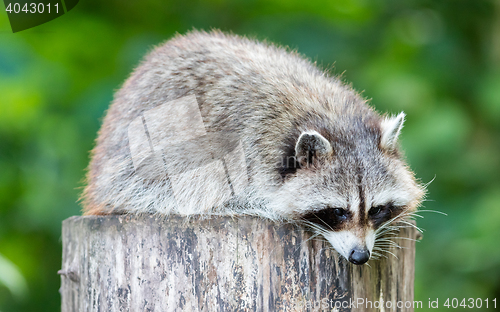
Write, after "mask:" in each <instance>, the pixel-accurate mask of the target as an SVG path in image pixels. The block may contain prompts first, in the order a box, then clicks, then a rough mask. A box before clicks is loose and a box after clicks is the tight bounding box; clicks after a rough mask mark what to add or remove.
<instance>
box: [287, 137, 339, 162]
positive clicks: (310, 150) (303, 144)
mask: <svg viewBox="0 0 500 312" xmlns="http://www.w3.org/2000/svg"><path fill="white" fill-rule="evenodd" d="M332 153H333V150H332V146H331V145H330V142H328V140H327V139H325V138H324V137H323V136H322V135H321V134H319V133H318V132H316V131H306V132H302V134H301V135H300V137H299V138H298V140H297V144H295V158H296V160H297V161H298V162H299V163H300V165H301V166H305V165H308V164H309V165H310V164H312V162H313V158H321V157H326V156H328V155H331V154H332Z"/></svg>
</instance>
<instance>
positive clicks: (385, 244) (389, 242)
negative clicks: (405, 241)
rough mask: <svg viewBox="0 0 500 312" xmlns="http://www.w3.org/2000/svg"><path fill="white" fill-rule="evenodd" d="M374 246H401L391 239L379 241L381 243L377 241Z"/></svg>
mask: <svg viewBox="0 0 500 312" xmlns="http://www.w3.org/2000/svg"><path fill="white" fill-rule="evenodd" d="M375 246H392V247H397V248H401V246H399V245H398V244H397V243H396V242H394V241H391V240H388V241H384V242H381V243H378V244H377V243H375Z"/></svg>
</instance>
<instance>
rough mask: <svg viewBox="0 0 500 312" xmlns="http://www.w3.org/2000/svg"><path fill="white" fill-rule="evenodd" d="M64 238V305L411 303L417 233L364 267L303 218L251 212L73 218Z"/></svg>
mask: <svg viewBox="0 0 500 312" xmlns="http://www.w3.org/2000/svg"><path fill="white" fill-rule="evenodd" d="M416 235H417V233H416V231H415V230H414V229H402V231H401V232H400V233H399V235H398V236H400V237H404V238H411V239H415V238H416ZM62 239H63V264H62V269H61V271H60V272H59V273H60V274H61V296H62V311H63V312H70V311H71V312H73V311H75V312H76V311H332V310H333V311H384V310H385V311H413V305H414V303H413V282H414V262H415V242H414V240H410V239H395V241H396V242H397V243H398V244H399V245H400V246H401V247H403V248H402V249H398V248H391V249H390V252H392V253H393V254H394V255H395V256H393V255H391V254H387V258H381V259H380V260H370V261H369V262H368V265H366V264H365V265H363V266H355V265H352V264H350V263H349V262H348V261H346V260H345V259H343V258H342V257H341V256H339V255H338V253H337V252H335V251H334V250H332V249H331V247H330V246H329V244H328V243H326V242H324V241H323V240H321V239H320V238H317V237H314V238H312V234H311V233H309V232H307V231H305V230H304V229H303V228H301V227H299V226H297V225H294V224H276V223H273V222H270V221H267V220H263V219H259V218H253V217H238V218H236V217H235V218H231V217H215V218H214V217H212V218H209V219H207V218H205V219H201V218H198V217H190V218H185V217H180V216H168V217H162V216H152V215H146V216H145V215H142V216H131V215H129V216H125V215H123V216H104V217H103V216H85V217H71V218H69V219H67V220H65V221H64V222H63V235H62ZM396 257H397V258H396ZM361 300H363V303H361ZM367 301H371V306H372V307H373V308H370V303H369V302H367ZM377 302H378V308H376V307H377ZM409 303H411V304H412V306H411V307H409ZM389 305H390V306H389ZM382 306H383V307H384V308H383V309H382V308H381V307H382ZM400 307H401V308H400Z"/></svg>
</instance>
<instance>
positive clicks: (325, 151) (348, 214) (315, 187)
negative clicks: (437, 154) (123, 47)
mask: <svg viewBox="0 0 500 312" xmlns="http://www.w3.org/2000/svg"><path fill="white" fill-rule="evenodd" d="M403 121H404V114H400V115H398V116H396V117H393V118H386V119H384V120H383V121H382V122H381V123H380V124H379V125H378V127H377V129H376V130H375V131H373V128H371V129H368V128H366V129H360V127H359V124H358V127H357V128H356V129H355V130H353V131H352V132H349V133H347V134H342V133H340V134H338V135H344V138H337V139H334V140H330V141H329V140H327V139H326V138H325V137H324V136H322V135H321V134H319V133H318V132H315V131H308V132H303V133H302V134H301V135H300V137H299V139H298V140H297V143H296V146H295V155H296V158H297V161H298V162H299V163H300V169H298V170H297V171H296V172H295V174H294V175H293V176H292V177H290V178H289V179H288V180H286V181H285V183H284V184H283V189H285V190H287V193H288V194H289V195H288V198H289V199H288V203H287V204H288V206H289V207H293V208H292V209H293V210H294V213H295V214H296V216H298V219H299V220H300V221H301V222H303V223H304V224H305V225H306V226H308V227H309V228H311V229H312V230H313V231H315V232H316V233H317V234H319V235H322V236H323V237H324V238H326V239H327V240H328V241H329V242H330V244H331V245H332V247H333V248H334V249H335V250H337V251H338V252H339V253H340V254H341V255H342V256H343V257H345V258H346V259H348V260H349V261H350V262H352V263H354V264H358V265H361V264H364V263H366V262H367V261H368V260H369V259H370V256H371V255H372V254H373V249H374V246H375V243H376V239H377V238H378V236H379V235H380V233H381V232H382V229H384V228H385V227H387V225H388V224H391V223H392V222H395V221H396V220H398V219H399V218H402V217H404V215H405V214H406V213H409V212H412V211H414V210H415V209H416V208H417V206H418V204H419V202H420V200H421V198H422V196H423V189H422V188H421V187H420V186H419V185H418V184H417V183H416V181H415V179H414V177H413V173H412V172H411V171H409V169H408V168H407V166H406V165H405V163H404V162H403V161H402V160H401V159H400V157H399V155H398V153H397V151H396V140H397V137H398V134H399V132H400V130H401V127H402V125H403ZM339 132H340V131H339ZM347 142H348V143H347Z"/></svg>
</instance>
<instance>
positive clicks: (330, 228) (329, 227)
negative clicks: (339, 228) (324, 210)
mask: <svg viewBox="0 0 500 312" xmlns="http://www.w3.org/2000/svg"><path fill="white" fill-rule="evenodd" d="M313 215H314V216H315V217H316V218H318V216H316V214H315V213H314V212H313ZM318 219H319V220H321V222H323V224H324V225H326V226H327V227H328V229H329V230H331V231H334V230H333V228H332V227H331V226H330V225H329V224H328V223H326V222H325V221H324V220H323V219H321V218H318Z"/></svg>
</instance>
